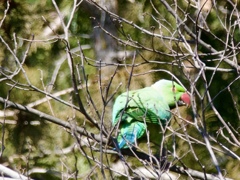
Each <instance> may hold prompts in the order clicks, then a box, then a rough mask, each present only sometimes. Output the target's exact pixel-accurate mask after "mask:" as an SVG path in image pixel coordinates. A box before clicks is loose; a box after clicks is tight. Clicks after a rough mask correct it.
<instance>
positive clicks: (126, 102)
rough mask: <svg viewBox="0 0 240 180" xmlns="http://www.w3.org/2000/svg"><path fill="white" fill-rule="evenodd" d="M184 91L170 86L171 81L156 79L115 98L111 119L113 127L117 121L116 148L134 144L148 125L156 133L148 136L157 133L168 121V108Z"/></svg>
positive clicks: (144, 132) (178, 86) (169, 116)
mask: <svg viewBox="0 0 240 180" xmlns="http://www.w3.org/2000/svg"><path fill="white" fill-rule="evenodd" d="M184 92H185V90H184V88H183V87H181V86H180V85H178V84H177V83H174V87H173V81H168V80H160V81H158V82H156V83H155V84H153V85H152V86H151V87H146V88H143V89H139V90H133V91H129V92H125V93H123V94H121V95H119V96H118V97H117V99H116V101H115V103H114V106H113V118H112V123H113V125H116V124H117V123H118V122H119V121H120V120H121V122H120V125H119V129H120V133H119V135H118V138H117V141H118V145H119V148H127V147H128V144H130V145H133V144H135V143H136V142H137V139H139V138H141V137H143V136H144V134H146V129H148V130H149V126H150V125H152V124H153V125H154V124H155V125H154V126H155V127H156V128H155V129H154V128H151V131H157V132H152V134H159V131H161V128H162V127H164V126H165V125H166V124H167V121H169V120H170V118H171V113H170V107H173V106H174V105H175V102H176V101H178V100H179V99H180V97H181V95H182V94H183V93H184ZM154 126H152V127H154ZM150 133H151V132H150Z"/></svg>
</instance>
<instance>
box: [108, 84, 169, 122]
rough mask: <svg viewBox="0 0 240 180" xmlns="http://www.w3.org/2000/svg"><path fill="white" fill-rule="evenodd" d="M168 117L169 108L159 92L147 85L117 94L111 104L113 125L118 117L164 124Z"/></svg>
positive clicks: (123, 119) (124, 119)
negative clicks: (112, 104)
mask: <svg viewBox="0 0 240 180" xmlns="http://www.w3.org/2000/svg"><path fill="white" fill-rule="evenodd" d="M127 117H131V119H129V118H127ZM170 117H171V114H170V108H169V106H168V104H167V103H166V102H165V101H164V97H163V96H162V95H161V93H159V92H158V91H156V90H155V89H153V88H151V87H147V88H144V89H139V90H135V91H129V92H128V93H127V92H126V93H123V94H121V95H120V96H118V98H117V99H116V101H115V104H114V106H113V119H112V123H113V124H114V125H115V124H116V123H117V122H118V121H119V120H120V119H121V120H122V121H126V120H127V121H129V120H132V119H133V120H137V121H141V122H144V121H146V123H154V124H160V123H161V124H162V125H165V124H166V122H167V121H168V120H169V119H170Z"/></svg>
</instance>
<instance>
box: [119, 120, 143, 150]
mask: <svg viewBox="0 0 240 180" xmlns="http://www.w3.org/2000/svg"><path fill="white" fill-rule="evenodd" d="M120 129H121V131H120V133H119V135H118V138H117V141H118V145H119V148H120V149H122V148H128V147H129V146H133V145H135V143H136V142H137V139H139V138H140V137H142V136H143V134H144V133H145V132H146V125H145V124H144V123H143V122H139V121H135V122H131V123H129V122H127V121H125V122H122V124H121V128H120Z"/></svg>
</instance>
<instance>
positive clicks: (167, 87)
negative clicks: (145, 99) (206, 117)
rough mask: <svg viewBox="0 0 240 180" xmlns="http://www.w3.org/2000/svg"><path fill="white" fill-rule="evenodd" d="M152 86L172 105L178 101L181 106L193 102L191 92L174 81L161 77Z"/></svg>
mask: <svg viewBox="0 0 240 180" xmlns="http://www.w3.org/2000/svg"><path fill="white" fill-rule="evenodd" d="M152 87H153V88H154V89H156V90H158V91H159V92H160V93H161V94H162V95H163V98H164V100H165V101H166V102H167V103H168V105H169V106H170V107H174V106H175V105H176V102H177V104H178V105H179V106H183V105H190V104H191V100H190V95H189V93H188V92H187V91H186V90H185V89H184V88H183V87H182V86H180V85H179V84H177V83H176V82H174V81H170V80H166V79H161V80H159V81H157V82H156V83H154V84H153V85H152Z"/></svg>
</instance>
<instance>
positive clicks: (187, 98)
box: [180, 92, 191, 106]
mask: <svg viewBox="0 0 240 180" xmlns="http://www.w3.org/2000/svg"><path fill="white" fill-rule="evenodd" d="M180 100H181V101H182V102H183V103H184V104H185V105H187V106H189V105H191V99H190V95H189V94H188V92H185V93H183V94H182V96H181V97H180Z"/></svg>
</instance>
